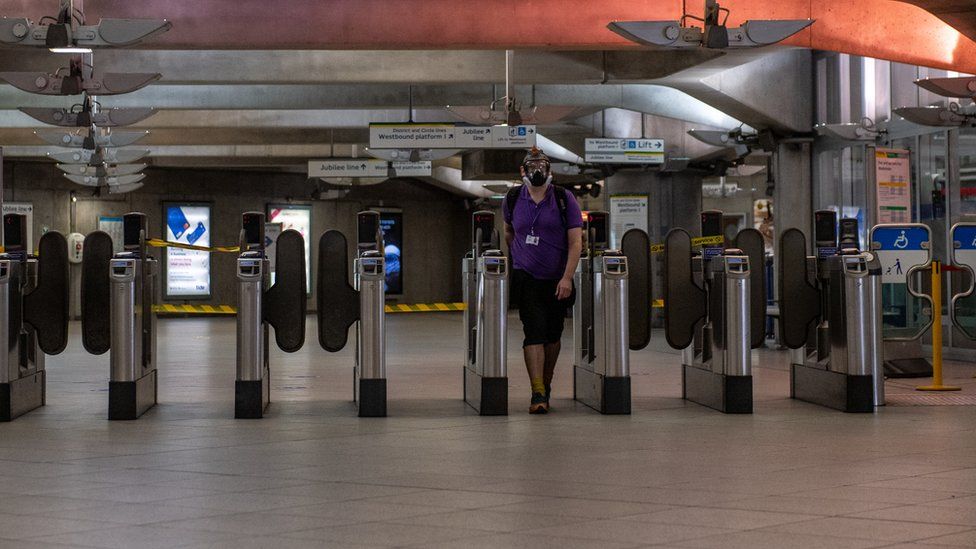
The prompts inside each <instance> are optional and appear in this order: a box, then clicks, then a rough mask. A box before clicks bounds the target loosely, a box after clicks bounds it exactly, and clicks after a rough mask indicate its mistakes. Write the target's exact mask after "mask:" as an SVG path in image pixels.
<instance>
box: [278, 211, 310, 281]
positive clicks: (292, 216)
mask: <svg viewBox="0 0 976 549" xmlns="http://www.w3.org/2000/svg"><path fill="white" fill-rule="evenodd" d="M268 222H269V223H278V224H280V225H281V232H285V231H287V230H289V229H294V230H296V231H298V232H299V234H301V235H302V238H303V239H305V292H306V293H312V256H311V247H310V244H309V241H310V239H311V236H312V207H311V206H307V205H300V204H269V205H268Z"/></svg>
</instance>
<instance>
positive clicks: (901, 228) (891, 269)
mask: <svg viewBox="0 0 976 549" xmlns="http://www.w3.org/2000/svg"><path fill="white" fill-rule="evenodd" d="M930 241H931V232H930V230H929V228H928V227H927V226H926V225H922V224H919V223H905V224H898V225H887V224H886V225H875V227H874V228H873V229H871V250H872V251H873V252H875V254H877V256H878V261H880V262H881V282H882V283H883V284H906V283H907V282H908V271H909V269H911V268H912V267H915V266H919V265H921V266H925V265H928V264H929V263H930V262H931V261H932V250H931V248H930V246H929V242H930Z"/></svg>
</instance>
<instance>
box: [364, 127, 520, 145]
mask: <svg viewBox="0 0 976 549" xmlns="http://www.w3.org/2000/svg"><path fill="white" fill-rule="evenodd" d="M535 139H536V133H535V126H468V125H465V124H454V123H431V124H427V123H424V124H370V125H369V146H370V147H371V148H374V149H394V148H395V149H528V148H531V147H534V146H535Z"/></svg>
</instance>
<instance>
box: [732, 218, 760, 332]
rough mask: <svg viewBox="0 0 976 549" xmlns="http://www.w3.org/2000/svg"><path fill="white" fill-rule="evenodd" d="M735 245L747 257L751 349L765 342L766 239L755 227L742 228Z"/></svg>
mask: <svg viewBox="0 0 976 549" xmlns="http://www.w3.org/2000/svg"><path fill="white" fill-rule="evenodd" d="M735 247H736V248H739V249H740V250H742V252H743V253H744V254H745V255H746V256H747V257H748V258H749V332H750V336H751V340H752V341H751V342H750V344H751V346H752V348H753V349H758V348H759V347H762V346H763V344H764V343H765V342H766V240H765V238H763V235H762V233H761V232H759V231H757V230H756V229H742V230H741V231H739V234H738V236H736V237H735Z"/></svg>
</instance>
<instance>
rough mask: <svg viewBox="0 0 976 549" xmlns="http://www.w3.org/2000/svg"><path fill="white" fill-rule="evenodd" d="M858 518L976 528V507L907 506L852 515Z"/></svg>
mask: <svg viewBox="0 0 976 549" xmlns="http://www.w3.org/2000/svg"><path fill="white" fill-rule="evenodd" d="M851 516H853V517H857V518H867V519H882V520H897V521H902V522H925V523H933V524H958V525H961V526H971V527H973V528H976V506H957V507H948V506H936V505H905V506H903V507H892V508H889V509H881V510H877V511H868V512H865V513H857V514H854V515H851Z"/></svg>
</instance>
